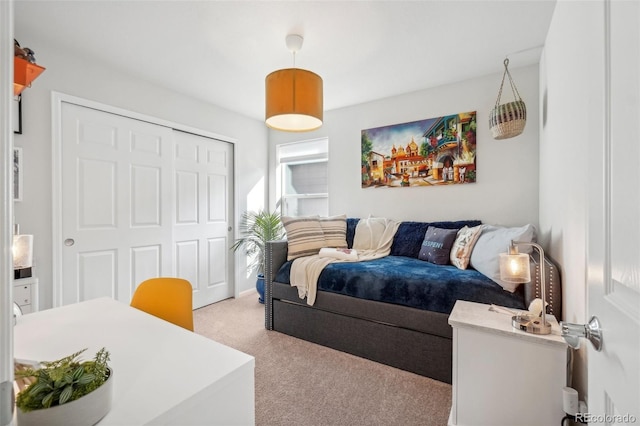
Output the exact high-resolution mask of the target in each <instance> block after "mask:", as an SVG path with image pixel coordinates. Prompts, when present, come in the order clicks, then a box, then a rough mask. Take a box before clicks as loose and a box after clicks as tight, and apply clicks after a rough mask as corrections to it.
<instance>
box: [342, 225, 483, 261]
mask: <svg viewBox="0 0 640 426" xmlns="http://www.w3.org/2000/svg"><path fill="white" fill-rule="evenodd" d="M347 220H348V219H347ZM348 225H349V223H348V222H347V242H348V240H349V235H348V233H349V230H348ZM478 225H482V222H481V221H479V220H458V221H443V222H402V223H400V226H398V230H397V231H396V235H395V236H394V237H393V244H392V245H391V253H390V255H391V256H406V257H413V258H414V259H417V258H418V254H419V253H420V248H421V247H422V241H424V236H425V233H426V232H427V228H429V226H433V227H436V228H442V229H455V230H456V231H457V230H459V229H462V228H463V227H464V226H468V227H469V228H472V227H474V226H478ZM349 247H351V246H349Z"/></svg>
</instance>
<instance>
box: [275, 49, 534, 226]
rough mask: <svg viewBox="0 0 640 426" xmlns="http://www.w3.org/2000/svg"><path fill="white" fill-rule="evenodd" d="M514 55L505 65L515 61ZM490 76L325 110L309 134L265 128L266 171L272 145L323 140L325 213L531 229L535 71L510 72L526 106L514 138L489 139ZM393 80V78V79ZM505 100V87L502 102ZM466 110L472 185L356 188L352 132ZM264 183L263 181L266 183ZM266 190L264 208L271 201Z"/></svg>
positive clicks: (356, 147)
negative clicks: (473, 138)
mask: <svg viewBox="0 0 640 426" xmlns="http://www.w3.org/2000/svg"><path fill="white" fill-rule="evenodd" d="M517 62H518V61H517V57H514V58H512V59H511V64H512V65H513V64H517ZM496 69H500V71H499V72H496V74H492V75H488V76H483V77H479V78H475V79H472V80H467V81H463V82H459V83H456V84H452V85H447V86H441V87H436V88H433V89H428V90H423V91H419V92H413V93H410V94H406V95H400V96H395V97H392V98H387V99H382V100H378V101H374V102H369V103H366V104H361V105H356V106H352V107H348V108H341V109H337V110H332V111H327V112H325V114H324V119H325V120H324V125H323V126H322V127H321V128H320V129H319V130H317V131H314V132H310V133H303V134H297V133H285V132H278V131H273V130H272V131H270V134H269V144H270V147H271V152H270V156H271V158H270V173H271V176H273V173H274V170H275V166H276V164H275V147H276V145H277V144H279V143H284V142H291V141H296V140H305V139H313V138H317V137H323V136H326V137H328V138H329V212H330V214H342V213H346V214H347V216H349V217H365V216H367V215H369V214H372V215H376V216H385V217H389V218H394V219H397V220H417V221H421V220H449V219H450V220H456V219H480V220H482V221H483V222H485V223H492V224H502V225H521V224H526V223H533V224H534V225H536V226H537V224H538V66H537V65H532V66H528V67H523V68H513V69H512V68H510V71H511V73H512V76H513V78H514V80H515V83H516V85H517V87H518V90H519V92H520V94H521V96H522V98H523V99H524V101H525V102H526V104H527V113H528V120H527V126H526V128H525V131H524V133H523V134H522V135H520V136H518V137H516V138H512V139H506V140H502V141H496V140H494V139H492V137H491V133H490V131H489V126H488V116H489V112H490V111H491V109H492V108H493V106H494V104H495V101H496V97H497V94H498V88H499V86H500V80H501V78H502V69H503V68H502V64H496ZM399 78H401V77H399ZM511 100H513V98H512V95H511V91H510V89H507V88H506V87H505V91H504V93H503V98H502V102H507V101H511ZM466 111H477V123H478V127H477V147H476V148H477V151H476V158H477V161H476V163H477V170H478V173H477V182H476V183H475V184H468V185H453V186H434V187H410V188H366V189H363V188H361V183H360V158H361V147H360V132H361V130H363V129H369V128H373V127H380V126H384V125H390V124H398V123H405V122H410V121H416V120H422V119H426V118H432V117H439V116H443V115H448V114H454V113H459V112H466ZM274 181H275V180H274V179H270V182H274ZM274 198H275V189H274V188H273V185H271V188H270V203H271V206H272V207H273V206H274V204H275V202H276V200H275V199H274Z"/></svg>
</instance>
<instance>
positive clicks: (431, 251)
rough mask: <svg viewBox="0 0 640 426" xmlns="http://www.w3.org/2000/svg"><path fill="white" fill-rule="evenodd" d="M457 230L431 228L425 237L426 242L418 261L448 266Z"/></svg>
mask: <svg viewBox="0 0 640 426" xmlns="http://www.w3.org/2000/svg"><path fill="white" fill-rule="evenodd" d="M457 233H458V230H457V229H442V228H436V227H434V226H430V227H428V228H427V232H426V233H425V235H424V241H423V242H422V247H421V248H420V253H419V254H418V259H420V260H426V261H427V262H431V263H435V264H436V265H446V264H448V263H449V254H450V253H451V246H453V242H454V240H455V239H456V234H457Z"/></svg>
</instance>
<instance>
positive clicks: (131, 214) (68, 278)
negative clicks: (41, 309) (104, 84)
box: [54, 102, 173, 305]
mask: <svg viewBox="0 0 640 426" xmlns="http://www.w3.org/2000/svg"><path fill="white" fill-rule="evenodd" d="M61 117H62V126H61V130H62V144H61V145H62V146H61V154H62V158H61V166H62V167H61V174H62V176H61V178H62V210H63V211H62V239H63V241H56V244H60V245H61V246H60V247H61V249H60V250H61V254H62V256H61V259H62V269H61V271H62V277H61V278H62V279H61V283H60V286H59V290H60V294H59V295H58V297H57V298H56V299H57V300H56V301H55V302H54V303H55V304H62V305H65V304H69V303H75V302H79V301H83V300H88V299H93V298H96V297H102V296H110V297H113V298H115V299H117V300H120V301H122V302H125V303H129V301H130V300H131V296H132V294H133V291H134V289H135V287H136V286H137V284H139V283H140V282H141V281H143V280H145V279H147V278H150V277H155V276H160V275H171V274H172V272H173V271H172V266H171V258H172V255H171V250H172V244H171V225H172V224H171V169H172V165H171V161H172V157H171V147H172V129H170V128H167V127H162V126H158V125H154V124H150V123H146V122H143V121H139V120H134V119H130V118H126V117H122V116H119V115H115V114H110V113H106V112H104V111H98V110H94V109H91V108H86V107H82V106H78V105H75V104H70V103H66V102H63V103H62V114H61Z"/></svg>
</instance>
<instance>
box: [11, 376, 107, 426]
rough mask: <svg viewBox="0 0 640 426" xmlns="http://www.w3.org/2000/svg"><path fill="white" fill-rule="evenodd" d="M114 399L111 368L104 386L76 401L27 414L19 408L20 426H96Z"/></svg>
mask: <svg viewBox="0 0 640 426" xmlns="http://www.w3.org/2000/svg"><path fill="white" fill-rule="evenodd" d="M112 399H113V370H112V369H111V368H109V378H108V379H107V380H106V381H105V382H104V383H103V384H102V386H100V387H99V388H98V389H96V390H94V391H93V392H91V393H88V394H86V395H85V396H83V397H81V398H78V399H76V400H75V401H71V402H67V403H66V404H62V405H56V406H55V407H51V408H42V409H40V410H33V411H29V412H26V413H24V412H22V410H20V409H19V408H17V410H18V413H17V416H18V426H42V425H47V426H71V425H74V426H91V425H95V424H96V423H98V422H99V421H100V419H102V418H103V417H104V416H105V415H106V414H107V413H108V412H109V410H110V409H111V401H112Z"/></svg>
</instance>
